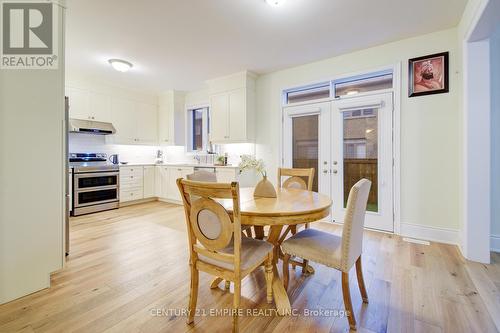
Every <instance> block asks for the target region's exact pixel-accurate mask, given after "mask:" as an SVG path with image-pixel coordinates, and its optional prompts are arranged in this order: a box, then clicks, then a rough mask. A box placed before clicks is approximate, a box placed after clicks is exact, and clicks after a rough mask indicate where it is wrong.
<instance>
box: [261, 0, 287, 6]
mask: <svg viewBox="0 0 500 333" xmlns="http://www.w3.org/2000/svg"><path fill="white" fill-rule="evenodd" d="M266 2H267V4H268V5H269V6H272V7H278V6H281V5H282V4H283V3H284V2H285V0H266Z"/></svg>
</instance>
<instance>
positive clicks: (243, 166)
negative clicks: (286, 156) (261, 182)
mask: <svg viewBox="0 0 500 333" xmlns="http://www.w3.org/2000/svg"><path fill="white" fill-rule="evenodd" d="M238 167H239V168H240V173H242V172H243V171H247V170H255V171H257V172H258V173H260V174H261V175H262V177H264V178H266V176H267V173H266V169H265V166H264V161H263V160H262V159H257V158H256V157H255V156H252V155H241V162H240V164H239V165H238Z"/></svg>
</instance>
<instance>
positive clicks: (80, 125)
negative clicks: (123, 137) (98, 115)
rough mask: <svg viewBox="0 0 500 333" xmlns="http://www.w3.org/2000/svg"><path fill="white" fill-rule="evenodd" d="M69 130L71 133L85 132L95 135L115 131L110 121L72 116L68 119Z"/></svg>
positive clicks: (113, 132)
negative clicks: (74, 117)
mask: <svg viewBox="0 0 500 333" xmlns="http://www.w3.org/2000/svg"><path fill="white" fill-rule="evenodd" d="M69 131H70V132H72V133H85V134H95V135H108V134H115V133H116V129H115V128H114V126H113V124H111V123H105V122H102V121H91V120H81V119H73V118H71V119H70V120H69Z"/></svg>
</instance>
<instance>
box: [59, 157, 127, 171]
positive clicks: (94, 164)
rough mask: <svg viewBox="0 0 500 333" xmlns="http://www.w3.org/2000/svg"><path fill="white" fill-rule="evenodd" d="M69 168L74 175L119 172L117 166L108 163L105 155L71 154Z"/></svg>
mask: <svg viewBox="0 0 500 333" xmlns="http://www.w3.org/2000/svg"><path fill="white" fill-rule="evenodd" d="M69 166H70V168H73V172H74V173H85V172H107V171H119V170H120V167H119V166H118V165H117V164H111V163H109V162H108V156H107V155H106V154H104V153H70V154H69Z"/></svg>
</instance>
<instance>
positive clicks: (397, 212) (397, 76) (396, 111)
mask: <svg viewBox="0 0 500 333" xmlns="http://www.w3.org/2000/svg"><path fill="white" fill-rule="evenodd" d="M389 69H390V70H392V73H393V74H392V75H393V76H392V79H393V84H392V86H393V88H392V89H384V90H380V91H375V92H373V93H364V94H359V96H361V95H363V96H370V95H374V94H380V93H384V92H392V94H393V116H392V121H393V123H392V160H393V169H392V177H393V179H392V187H393V189H392V191H393V222H394V232H393V234H396V235H400V234H401V91H402V82H401V71H402V62H397V63H395V64H392V65H387V66H381V67H377V68H372V69H370V70H363V71H357V72H350V73H342V74H337V75H335V74H334V75H332V76H331V77H330V78H329V79H326V80H321V79H319V80H315V81H312V80H311V81H309V82H304V84H295V85H294V86H288V87H282V89H281V90H280V91H281V92H284V91H286V90H289V89H291V88H294V87H297V86H307V85H310V84H313V83H318V82H324V81H335V80H340V79H343V78H348V77H351V76H358V75H363V74H367V73H373V72H379V71H383V70H389ZM279 99H280V100H279V103H280V104H279V105H280V106H281V107H280V112H281V115H280V117H281V126H280V129H279V130H280V144H279V167H282V166H283V164H284V158H285V154H284V144H285V137H284V135H285V133H284V120H285V118H284V117H285V115H284V109H285V108H286V107H290V106H300V105H307V104H317V103H321V102H331V101H334V100H335V98H334V97H330V98H324V99H321V100H317V101H311V102H303V103H294V104H292V105H286V104H285V101H284V99H283V94H282V93H281V94H280V95H279ZM340 99H342V97H341V98H340ZM376 231H378V232H383V233H389V232H386V231H380V230H376Z"/></svg>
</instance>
